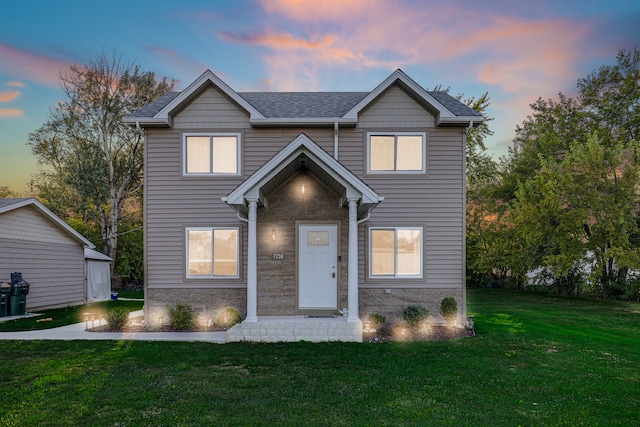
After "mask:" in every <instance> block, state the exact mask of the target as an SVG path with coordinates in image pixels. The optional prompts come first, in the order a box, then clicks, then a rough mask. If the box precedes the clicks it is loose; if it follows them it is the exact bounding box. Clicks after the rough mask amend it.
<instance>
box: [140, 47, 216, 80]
mask: <svg viewBox="0 0 640 427" xmlns="http://www.w3.org/2000/svg"><path fill="white" fill-rule="evenodd" d="M148 50H149V51H150V52H152V53H154V54H156V55H157V56H159V60H160V61H161V62H162V63H163V64H164V66H165V67H167V68H168V69H170V70H172V72H174V73H176V74H177V75H186V76H192V75H193V74H194V73H198V72H200V73H201V72H203V71H204V70H206V69H207V66H206V65H205V64H203V63H202V62H199V61H196V60H194V59H193V58H190V57H188V56H185V55H183V54H182V53H181V52H178V51H175V50H171V49H168V48H166V47H162V46H151V47H149V48H148ZM174 83H175V89H176V90H180V81H179V80H176V81H175V82H174Z"/></svg>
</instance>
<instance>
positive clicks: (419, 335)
mask: <svg viewBox="0 0 640 427" xmlns="http://www.w3.org/2000/svg"><path fill="white" fill-rule="evenodd" d="M143 319H144V318H143V317H136V318H133V319H131V321H130V323H129V324H128V325H127V326H125V327H124V328H123V329H122V330H121V331H117V330H113V329H111V328H109V325H101V326H96V327H95V328H88V329H87V331H89V332H224V331H226V330H227V329H225V328H223V327H221V326H219V325H216V324H213V325H211V326H205V325H197V327H196V328H193V329H181V330H176V329H173V328H172V327H171V326H170V325H162V326H159V327H155V328H153V329H147V326H146V325H144V324H142V321H143ZM474 335H475V333H474V331H472V330H469V329H465V328H456V327H448V326H431V327H430V328H428V329H412V328H410V327H408V326H407V325H399V326H398V327H396V328H395V329H394V330H393V331H391V332H390V333H389V332H388V331H373V332H367V331H366V330H365V332H363V334H362V340H363V341H364V342H391V341H442V340H450V339H454V338H467V337H472V336H474Z"/></svg>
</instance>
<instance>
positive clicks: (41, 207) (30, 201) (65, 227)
mask: <svg viewBox="0 0 640 427" xmlns="http://www.w3.org/2000/svg"><path fill="white" fill-rule="evenodd" d="M29 205H34V206H35V207H36V208H37V209H39V210H40V212H42V213H43V214H44V216H46V217H47V218H49V219H50V220H51V221H53V222H54V223H55V224H56V225H58V226H59V227H60V228H62V229H63V230H64V231H66V232H67V233H69V234H70V235H71V236H73V237H74V238H75V239H77V240H79V241H80V242H81V243H82V244H83V245H84V246H85V247H88V248H90V249H93V248H95V247H96V245H94V244H93V243H91V242H90V241H89V240H87V238H86V237H84V236H83V235H82V234H80V233H78V232H77V231H76V230H74V229H73V227H71V226H70V225H69V224H67V223H66V222H64V221H63V220H62V219H60V217H58V216H57V215H56V214H54V213H53V212H51V211H50V210H49V209H47V207H46V206H45V205H43V204H42V203H40V202H39V201H37V200H36V199H27V200H22V201H20V202H17V203H13V204H11V205H9V206H5V207H4V208H1V209H0V213H4V212H8V211H11V210H14V209H19V208H22V207H25V206H29Z"/></svg>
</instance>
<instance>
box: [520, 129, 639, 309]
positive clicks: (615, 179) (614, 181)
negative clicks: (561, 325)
mask: <svg viewBox="0 0 640 427" xmlns="http://www.w3.org/2000/svg"><path fill="white" fill-rule="evenodd" d="M627 145H628V147H627V148H624V147H623V145H622V144H620V143H618V144H617V145H615V146H613V147H606V146H605V145H604V144H602V142H601V140H600V139H599V138H598V136H597V134H593V135H592V136H590V137H589V138H588V140H587V142H586V144H585V143H582V142H574V143H573V144H571V145H570V146H569V147H568V150H567V153H566V154H565V155H564V156H563V158H562V160H561V161H560V162H554V161H549V160H542V165H541V170H540V171H539V173H537V174H536V176H535V177H534V178H533V179H531V180H529V181H526V182H521V184H520V186H519V188H518V190H517V191H516V200H515V202H514V203H513V210H512V215H513V218H514V223H515V224H516V226H517V229H518V230H519V232H520V234H521V235H522V236H523V237H524V238H525V241H526V243H527V244H528V245H530V246H531V247H534V248H542V249H543V250H542V253H543V254H544V255H543V256H542V259H541V261H542V264H543V265H544V266H546V267H548V268H550V269H551V270H552V271H553V273H554V274H555V275H556V277H559V276H566V275H567V274H569V272H570V271H571V270H572V268H573V267H574V266H575V265H576V263H578V262H579V261H581V260H583V259H587V258H592V261H593V265H594V269H593V271H592V277H591V279H592V282H593V283H596V284H597V285H598V288H599V289H600V290H601V292H602V296H603V297H609V296H611V295H612V293H615V292H616V289H617V288H619V287H620V286H622V287H623V286H624V284H625V283H627V279H628V277H627V275H628V271H629V270H630V269H638V268H640V248H639V247H638V244H637V240H638V235H639V233H640V229H639V228H638V223H637V213H638V210H639V209H640V199H639V197H638V192H637V188H638V185H639V184H640V179H639V177H640V176H639V173H638V163H637V159H636V156H635V149H636V146H635V144H633V145H632V144H630V143H629V144H627Z"/></svg>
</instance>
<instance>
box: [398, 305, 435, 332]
mask: <svg viewBox="0 0 640 427" xmlns="http://www.w3.org/2000/svg"><path fill="white" fill-rule="evenodd" d="M428 316H429V310H427V309H426V308H425V307H423V306H421V305H418V304H413V305H410V306H408V307H407V308H405V309H404V311H403V312H402V317H403V318H404V321H405V322H407V323H408V324H409V326H411V327H412V328H417V327H419V326H420V324H421V323H422V322H424V321H426V320H427V317H428Z"/></svg>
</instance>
